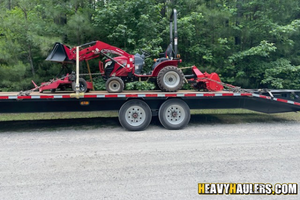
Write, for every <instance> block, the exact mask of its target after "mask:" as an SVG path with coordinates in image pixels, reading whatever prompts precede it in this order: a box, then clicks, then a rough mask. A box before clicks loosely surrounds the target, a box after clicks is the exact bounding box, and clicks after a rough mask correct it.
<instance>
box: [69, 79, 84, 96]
mask: <svg viewBox="0 0 300 200" xmlns="http://www.w3.org/2000/svg"><path fill="white" fill-rule="evenodd" d="M72 90H73V91H74V92H76V81H73V82H72ZM86 91H87V83H86V81H85V80H84V79H83V78H79V92H83V93H85V92H86Z"/></svg>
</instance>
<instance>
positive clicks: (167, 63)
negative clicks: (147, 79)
mask: <svg viewBox="0 0 300 200" xmlns="http://www.w3.org/2000/svg"><path fill="white" fill-rule="evenodd" d="M178 62H180V61H179V60H167V61H164V62H161V63H160V64H158V65H157V66H156V67H155V68H154V70H153V72H152V76H154V77H156V76H157V75H158V73H159V72H160V70H161V69H162V68H164V67H166V66H175V67H177V66H178Z"/></svg>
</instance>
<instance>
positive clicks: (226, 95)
mask: <svg viewBox="0 0 300 200" xmlns="http://www.w3.org/2000/svg"><path fill="white" fill-rule="evenodd" d="M222 96H223V97H232V96H233V93H224V94H222Z"/></svg>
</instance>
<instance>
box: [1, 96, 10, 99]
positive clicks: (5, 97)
mask: <svg viewBox="0 0 300 200" xmlns="http://www.w3.org/2000/svg"><path fill="white" fill-rule="evenodd" d="M0 99H8V96H0Z"/></svg>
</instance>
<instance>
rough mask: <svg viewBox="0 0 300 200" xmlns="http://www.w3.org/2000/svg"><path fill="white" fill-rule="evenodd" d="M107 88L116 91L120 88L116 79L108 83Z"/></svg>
mask: <svg viewBox="0 0 300 200" xmlns="http://www.w3.org/2000/svg"><path fill="white" fill-rule="evenodd" d="M109 88H110V90H111V91H113V92H116V91H119V90H120V88H121V85H120V83H119V82H118V81H115V80H113V81H111V82H110V83H109Z"/></svg>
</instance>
